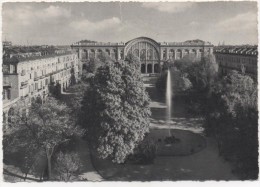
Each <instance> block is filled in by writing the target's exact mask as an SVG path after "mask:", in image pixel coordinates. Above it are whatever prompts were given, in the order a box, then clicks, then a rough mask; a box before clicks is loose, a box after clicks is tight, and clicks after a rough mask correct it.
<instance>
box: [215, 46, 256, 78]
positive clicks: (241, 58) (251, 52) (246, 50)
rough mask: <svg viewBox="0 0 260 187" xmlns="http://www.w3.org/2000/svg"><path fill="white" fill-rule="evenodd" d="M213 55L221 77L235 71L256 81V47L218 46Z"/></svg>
mask: <svg viewBox="0 0 260 187" xmlns="http://www.w3.org/2000/svg"><path fill="white" fill-rule="evenodd" d="M214 54H215V56H216V61H217V63H218V64H219V72H220V74H221V75H226V74H227V73H228V72H229V71H231V70H237V71H240V72H241V71H244V72H245V74H247V75H250V76H251V77H252V78H254V79H255V80H257V57H258V51H257V46H247V45H246V46H218V47H216V48H215V50H214Z"/></svg>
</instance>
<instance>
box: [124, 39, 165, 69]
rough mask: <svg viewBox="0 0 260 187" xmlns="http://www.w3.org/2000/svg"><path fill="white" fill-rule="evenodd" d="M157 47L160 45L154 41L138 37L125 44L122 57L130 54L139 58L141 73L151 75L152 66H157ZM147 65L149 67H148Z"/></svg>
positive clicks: (158, 56)
mask: <svg viewBox="0 0 260 187" xmlns="http://www.w3.org/2000/svg"><path fill="white" fill-rule="evenodd" d="M159 47H160V45H159V44H158V43H157V42H156V41H154V40H152V39H150V38H146V37H140V38H136V39H133V40H131V41H129V42H127V44H126V46H125V49H124V55H128V54H129V53H132V54H133V55H135V56H137V57H139V59H140V63H141V72H142V73H148V72H149V73H153V69H154V68H153V64H159V60H160V55H159ZM148 64H150V65H149V66H148Z"/></svg>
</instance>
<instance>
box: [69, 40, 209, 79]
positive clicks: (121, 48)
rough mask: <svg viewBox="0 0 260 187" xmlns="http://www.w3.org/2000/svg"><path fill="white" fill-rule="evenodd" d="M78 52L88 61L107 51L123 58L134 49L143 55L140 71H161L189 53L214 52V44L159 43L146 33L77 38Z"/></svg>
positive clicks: (75, 46)
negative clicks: (117, 38)
mask: <svg viewBox="0 0 260 187" xmlns="http://www.w3.org/2000/svg"><path fill="white" fill-rule="evenodd" d="M71 47H72V49H75V50H76V51H77V53H78V56H79V59H80V61H81V62H83V63H84V62H87V61H89V60H90V59H91V58H96V57H97V56H98V55H99V54H100V53H102V52H104V53H106V54H107V55H109V56H110V57H111V58H112V59H114V60H124V58H125V57H126V56H127V55H128V54H129V53H132V54H134V55H135V56H137V57H138V58H139V59H140V62H141V73H143V74H154V73H155V74H156V73H160V68H161V66H162V63H163V62H165V61H168V60H172V61H174V60H178V59H181V58H183V57H185V56H187V55H194V56H195V57H197V58H201V57H202V56H203V55H205V54H213V45H212V44H210V43H209V42H203V41H201V40H191V41H186V42H163V43H158V42H156V41H155V40H153V39H151V38H147V37H139V38H135V39H133V40H130V41H128V42H126V43H122V42H121V43H101V42H84V41H82V42H77V43H74V44H72V45H71Z"/></svg>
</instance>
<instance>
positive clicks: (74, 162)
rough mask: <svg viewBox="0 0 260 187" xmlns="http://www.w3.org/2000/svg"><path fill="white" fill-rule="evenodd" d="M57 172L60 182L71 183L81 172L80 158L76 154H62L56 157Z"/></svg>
mask: <svg viewBox="0 0 260 187" xmlns="http://www.w3.org/2000/svg"><path fill="white" fill-rule="evenodd" d="M55 171H56V172H57V174H58V175H59V177H60V180H63V181H66V182H67V181H70V180H72V179H73V177H74V178H75V177H76V176H77V175H78V174H79V171H80V158H79V156H78V155H77V154H76V153H62V152H59V154H58V155H57V157H56V162H55Z"/></svg>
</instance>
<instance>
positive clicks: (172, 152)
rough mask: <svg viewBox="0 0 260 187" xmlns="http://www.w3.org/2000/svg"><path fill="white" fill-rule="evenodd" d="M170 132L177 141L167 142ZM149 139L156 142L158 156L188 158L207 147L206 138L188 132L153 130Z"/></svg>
mask: <svg viewBox="0 0 260 187" xmlns="http://www.w3.org/2000/svg"><path fill="white" fill-rule="evenodd" d="M169 131H170V133H171V135H172V137H173V140H175V141H168V142H167V141H165V140H166V139H167V138H168V139H169ZM147 138H148V139H151V140H153V141H154V142H156V145H157V151H156V155H157V156H187V155H192V154H195V153H197V152H199V151H201V150H203V149H204V148H205V147H206V146H207V143H206V139H205V137H203V136H202V135H200V134H197V133H193V132H191V131H188V130H180V129H152V130H151V131H150V133H149V135H148V136H147Z"/></svg>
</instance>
